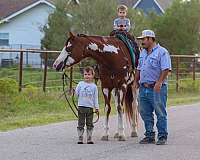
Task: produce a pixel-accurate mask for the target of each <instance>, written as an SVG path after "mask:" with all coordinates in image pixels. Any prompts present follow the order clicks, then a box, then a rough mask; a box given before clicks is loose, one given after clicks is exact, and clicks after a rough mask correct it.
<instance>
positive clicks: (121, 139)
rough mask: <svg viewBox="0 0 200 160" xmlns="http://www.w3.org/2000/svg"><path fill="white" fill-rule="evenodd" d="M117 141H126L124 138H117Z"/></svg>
mask: <svg viewBox="0 0 200 160" xmlns="http://www.w3.org/2000/svg"><path fill="white" fill-rule="evenodd" d="M118 140H119V141H126V139H125V136H119V137H118Z"/></svg>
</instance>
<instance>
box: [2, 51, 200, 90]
mask: <svg viewBox="0 0 200 160" xmlns="http://www.w3.org/2000/svg"><path fill="white" fill-rule="evenodd" d="M6 52H7V53H9V52H17V53H20V54H19V63H18V68H19V72H18V77H19V78H18V83H19V92H20V91H21V90H22V88H23V59H24V57H23V53H40V54H44V56H43V57H44V72H43V83H42V88H43V91H44V92H45V91H46V83H47V70H48V67H47V62H48V55H49V54H53V53H57V54H58V53H60V51H47V50H31V49H0V54H4V53H6ZM171 58H172V62H173V75H175V83H176V91H177V92H178V90H179V80H180V77H181V76H180V75H181V74H182V73H181V70H182V69H183V68H181V65H182V64H184V63H185V66H186V67H185V70H187V72H186V74H188V73H192V80H193V81H195V80H196V73H197V70H198V69H199V68H198V65H197V64H200V62H199V60H200V56H195V55H194V56H193V55H171ZM182 59H185V60H186V61H181V60H182ZM72 75H73V68H71V69H70V77H71V82H70V86H72Z"/></svg>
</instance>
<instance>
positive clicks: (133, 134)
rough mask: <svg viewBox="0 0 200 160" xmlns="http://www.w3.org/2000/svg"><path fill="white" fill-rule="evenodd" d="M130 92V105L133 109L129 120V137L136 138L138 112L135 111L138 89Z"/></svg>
mask: <svg viewBox="0 0 200 160" xmlns="http://www.w3.org/2000/svg"><path fill="white" fill-rule="evenodd" d="M132 92H133V98H134V100H133V103H132V107H133V117H132V120H131V129H132V131H131V137H137V132H138V131H137V129H138V116H139V115H138V110H137V107H138V101H137V99H138V89H137V90H134V89H133V88H132Z"/></svg>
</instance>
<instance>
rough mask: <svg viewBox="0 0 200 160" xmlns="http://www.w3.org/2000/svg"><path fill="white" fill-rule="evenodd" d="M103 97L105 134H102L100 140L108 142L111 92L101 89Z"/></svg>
mask: <svg viewBox="0 0 200 160" xmlns="http://www.w3.org/2000/svg"><path fill="white" fill-rule="evenodd" d="M103 96H104V100H105V112H106V117H105V128H104V129H105V132H104V135H103V136H102V138H101V140H103V141H108V136H109V132H108V131H109V126H108V121H109V115H110V112H111V106H110V99H111V91H110V90H109V89H108V88H103Z"/></svg>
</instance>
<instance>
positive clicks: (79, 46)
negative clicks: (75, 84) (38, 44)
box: [53, 32, 85, 71]
mask: <svg viewBox="0 0 200 160" xmlns="http://www.w3.org/2000/svg"><path fill="white" fill-rule="evenodd" d="M79 39H80V38H79V37H78V36H76V35H74V34H73V33H71V32H70V37H69V39H68V40H67V42H66V44H65V46H64V48H63V49H62V51H61V53H60V55H59V56H58V58H57V59H56V60H55V62H54V64H53V68H55V69H56V70H57V71H59V70H63V69H64V68H65V67H70V66H72V65H74V64H76V63H78V62H79V61H80V60H82V59H83V58H84V57H85V55H84V51H85V45H84V44H83V42H81V41H80V40H79Z"/></svg>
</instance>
